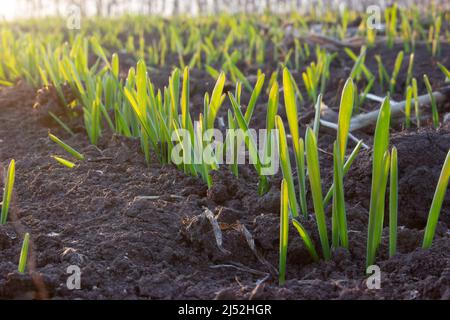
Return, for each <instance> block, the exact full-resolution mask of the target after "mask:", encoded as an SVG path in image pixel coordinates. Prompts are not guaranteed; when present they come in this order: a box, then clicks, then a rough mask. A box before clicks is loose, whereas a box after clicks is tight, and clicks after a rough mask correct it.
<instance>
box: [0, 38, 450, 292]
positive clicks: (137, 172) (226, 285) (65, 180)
mask: <svg viewBox="0 0 450 320" xmlns="http://www.w3.org/2000/svg"><path fill="white" fill-rule="evenodd" d="M448 50H449V46H448V45H445V46H443V51H445V52H448ZM419 56H420V54H419ZM448 56H449V55H445V54H444V55H443V57H447V58H448ZM394 58H395V57H394ZM427 58H428V59H432V58H430V57H427ZM447 58H445V59H447ZM423 59H425V57H423ZM345 61H347V60H346V59H342V61H340V62H339V63H336V65H334V66H333V68H335V69H334V70H335V71H336V73H335V74H334V76H333V79H332V81H331V82H330V84H329V88H330V90H329V92H331V93H330V94H328V95H327V96H326V102H327V103H328V104H329V105H330V106H332V107H335V106H337V105H338V103H337V102H336V101H338V100H336V98H337V99H338V98H339V94H338V93H340V87H341V85H342V83H341V81H340V80H339V79H345V77H344V76H345V74H347V75H348V72H347V71H348V70H347V69H345V68H343V65H345V66H347V67H346V68H348V67H350V68H351V66H352V63H348V62H345ZM428 61H429V60H428ZM446 63H447V64H448V61H447V62H446ZM387 66H389V64H388V63H387ZM346 70H347V71H346ZM421 70H422V69H420V71H418V72H422V71H421ZM372 71H374V72H375V70H372ZM428 71H429V72H428V73H429V75H430V79H431V81H432V83H433V84H434V85H437V86H439V85H441V84H443V83H442V81H443V76H442V75H440V74H438V73H437V72H434V71H433V72H431V71H430V70H428ZM166 72H167V73H168V72H169V71H168V70H167V71H165V70H162V71H155V73H154V74H153V75H152V80H153V81H155V82H156V83H157V85H158V86H162V85H164V81H166V80H167V74H166ZM341 73H342V77H341ZM400 77H403V75H402V74H401V75H400ZM417 77H418V79H419V76H418V75H417ZM191 82H192V84H193V85H191V91H192V92H191V93H192V97H193V98H192V99H191V101H192V102H193V107H192V111H193V113H194V114H195V113H197V112H199V111H201V110H200V108H198V106H202V105H203V102H202V99H203V97H202V95H203V93H204V92H205V91H207V90H208V91H210V90H211V89H212V87H213V85H214V83H213V81H212V79H211V78H209V76H208V75H206V74H205V73H204V72H202V71H192V75H191ZM419 82H420V80H419ZM194 84H195V85H194ZM421 93H424V92H423V91H422V92H421ZM379 94H381V93H379ZM281 96H282V95H281ZM243 99H244V101H245V99H248V97H246V96H245V95H244V97H243ZM265 99H266V98H261V101H260V103H263V102H264V101H265ZM55 101H56V99H55V97H54V94H52V93H51V92H50V93H48V92H47V93H45V92H40V93H39V94H37V93H36V92H35V91H34V90H32V89H31V88H29V87H27V86H26V85H24V84H20V83H19V84H18V85H16V86H15V87H13V88H9V89H6V88H3V89H0V165H1V167H0V173H2V172H3V169H4V167H5V166H6V165H7V164H8V163H9V160H10V159H12V158H14V159H15V160H16V161H17V176H16V186H15V193H14V199H13V205H12V208H11V213H10V219H9V221H8V223H7V224H6V225H5V226H0V270H2V271H1V272H0V297H2V298H62V299H74V298H82V299H114V298H117V299H119V298H120V299H122V298H125V299H136V298H139V299H177V298H178V299H180V298H185V299H212V298H217V299H450V250H449V249H450V241H449V240H450V239H449V238H450V234H449V229H448V227H449V225H448V223H449V221H450V220H449V217H450V194H447V196H446V198H445V201H444V205H443V208H442V214H441V218H440V221H441V222H440V224H439V226H438V228H437V235H436V238H435V241H434V244H433V247H432V248H431V249H430V250H422V249H420V245H421V241H422V238H423V227H424V224H425V222H426V217H427V214H428V210H429V206H430V204H431V199H432V197H433V193H434V189H435V186H436V182H437V179H438V177H439V173H440V170H441V166H442V164H443V161H444V158H445V155H446V152H447V151H448V149H449V148H450V128H449V125H448V124H447V125H444V126H443V127H441V128H440V129H438V130H434V129H431V128H424V129H420V130H415V129H414V130H413V129H411V130H410V131H402V130H401V126H400V127H399V128H396V130H394V132H393V134H392V138H391V143H392V145H395V146H396V147H397V148H398V151H399V184H400V186H399V190H400V199H399V200H400V203H399V226H400V227H399V235H398V242H399V243H398V251H399V253H398V254H397V255H396V256H395V257H393V258H391V259H389V258H388V256H387V251H388V250H387V245H388V236H387V233H386V231H387V229H386V230H384V231H385V234H383V241H382V245H381V248H380V251H379V255H378V260H377V263H378V265H379V266H380V268H381V271H382V279H381V281H382V282H381V285H382V288H381V289H380V290H369V289H367V286H366V283H365V278H366V275H365V270H364V269H365V268H364V263H365V262H364V257H365V246H366V230H367V220H368V207H369V196H370V179H371V161H370V156H371V155H370V153H369V152H368V151H362V152H361V154H360V155H359V156H358V158H357V160H356V161H355V163H354V164H353V169H352V170H351V171H350V173H349V174H348V176H347V177H346V179H345V183H346V202H347V215H348V223H349V230H350V233H349V237H350V250H348V251H346V250H342V249H338V250H335V251H334V252H333V258H332V260H331V261H329V262H324V261H321V262H317V263H314V262H313V261H312V260H311V259H310V257H309V255H308V252H307V251H306V249H305V247H304V245H303V243H302V241H301V240H300V238H299V236H298V234H296V231H295V230H294V229H292V230H290V234H289V252H288V270H287V279H288V281H287V282H286V284H285V285H284V286H282V287H280V286H278V284H277V276H276V269H277V266H278V241H279V238H278V237H279V230H278V228H279V215H278V214H279V191H280V190H279V184H280V177H279V176H276V177H272V178H271V179H270V180H271V183H272V187H271V189H270V191H269V192H268V193H267V194H266V195H264V196H262V197H259V196H258V195H257V187H256V186H257V178H256V174H255V172H254V169H253V168H252V167H250V166H241V167H240V168H239V169H240V172H239V173H240V176H239V178H235V177H234V176H232V174H231V173H230V171H229V170H228V169H227V168H225V167H223V168H222V169H221V170H220V171H218V172H214V173H213V181H214V183H213V186H212V188H211V189H210V190H207V187H206V186H205V184H204V183H203V182H202V181H201V180H200V179H197V178H193V177H189V176H186V175H184V174H183V173H182V172H180V171H178V170H177V169H176V168H174V167H172V166H161V165H160V164H158V163H157V161H156V160H154V161H152V163H151V164H150V165H148V166H147V165H146V164H145V162H144V160H143V156H142V154H140V151H139V143H138V142H137V141H132V140H127V139H124V138H121V137H117V136H114V135H111V134H108V133H106V132H104V135H103V137H102V139H101V142H100V144H99V146H98V148H97V147H93V146H91V145H89V143H88V141H87V138H86V135H85V133H84V131H83V128H82V124H81V123H80V122H79V118H67V117H66V116H65V115H64V114H63V113H61V110H59V109H58V107H57V105H56V102H55ZM36 102H39V104H40V108H39V109H33V108H32V106H33V105H34V104H35V103H36ZM307 107H308V108H309V107H310V106H307ZM196 108H198V110H197V109H196ZM439 108H440V112H441V114H443V113H445V112H447V111H448V110H449V106H448V105H440V106H439ZM260 109H261V110H264V109H263V107H262V106H260ZM281 109H282V108H280V113H281V114H283V112H284V111H283V110H281ZM48 110H52V111H53V112H54V113H56V114H59V115H62V116H64V117H65V121H66V123H68V124H69V126H70V127H71V128H72V130H74V131H75V133H76V135H75V136H74V137H70V136H69V135H68V134H67V133H65V132H64V131H62V130H61V129H59V128H58V127H57V126H56V124H55V123H54V122H53V121H51V120H50V119H49V118H48V117H46V116H43V115H44V114H46V113H45V112H44V111H48ZM258 110H259V109H258ZM221 112H222V113H223V114H225V112H226V106H225V107H224V108H223V110H222V111H221ZM301 112H302V113H303V110H301ZM305 113H307V111H305ZM264 121H265V118H264V112H260V111H256V112H255V118H254V120H253V121H252V126H253V127H260V126H263V124H264ZM302 124H303V122H302ZM49 129H50V130H51V131H52V132H54V133H55V134H56V135H58V136H59V137H61V138H62V139H63V140H65V141H67V142H68V143H69V144H70V145H71V146H73V147H75V148H76V149H77V150H79V151H81V152H82V153H84V154H85V155H86V156H87V158H88V159H87V160H86V161H83V162H79V163H78V166H77V167H76V168H74V169H72V170H70V169H67V168H65V167H62V166H60V165H59V164H57V163H56V162H54V160H53V159H52V158H51V157H50V156H51V155H54V154H60V155H63V153H61V149H59V147H57V146H56V145H55V144H53V143H52V142H50V141H49V139H48V138H47V133H48V131H49ZM356 134H357V135H358V136H359V137H364V138H365V140H366V142H367V143H369V144H370V143H371V138H370V132H357V133H356ZM320 137H321V138H320V141H319V143H320V146H321V148H322V149H323V150H324V152H322V153H321V154H320V160H321V166H322V178H323V181H324V183H325V185H327V186H328V185H329V184H330V182H331V166H330V164H331V158H330V155H329V151H331V142H332V141H333V139H334V137H333V135H330V134H328V133H326V132H324V133H323V134H322V133H321V135H320ZM350 145H352V144H350ZM0 180H1V181H3V177H1V179H0ZM1 183H3V182H1ZM0 196H1V194H0ZM309 201H310V199H309ZM205 208H209V210H210V211H211V212H212V213H213V214H215V215H216V217H217V221H218V223H219V226H220V229H221V232H222V236H223V244H222V246H221V247H219V245H218V244H217V242H216V238H215V236H214V232H213V227H212V224H211V223H210V221H209V220H208V218H207V216H206V215H205ZM329 211H330V209H329V208H328V209H327V213H328V214H330V212H329ZM309 212H311V213H312V212H313V210H312V203H309ZM328 220H329V219H328ZM385 221H386V222H388V219H385ZM303 223H304V225H305V226H306V228H307V229H308V230H309V232H310V233H311V236H312V238H313V240H314V242H315V244H316V246H317V248H318V249H319V246H318V244H319V241H318V234H317V230H316V227H315V223H314V218H313V217H312V215H311V216H310V217H308V219H303ZM24 232H30V234H31V244H32V246H31V255H30V264H29V269H30V274H26V275H21V274H18V273H17V271H16V270H17V263H18V259H19V253H20V247H21V243H22V238H23V234H24ZM246 234H247V238H246V236H245V235H246ZM249 234H250V236H249ZM252 239H253V240H254V244H255V248H253V249H252V248H251V247H250V245H249V242H250V244H251V241H249V240H252ZM69 265H78V266H79V267H80V268H81V272H82V274H81V290H69V289H67V286H66V281H67V278H68V276H69V274H67V273H66V270H67V267H68V266H69Z"/></svg>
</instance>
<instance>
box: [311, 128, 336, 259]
mask: <svg viewBox="0 0 450 320" xmlns="http://www.w3.org/2000/svg"><path fill="white" fill-rule="evenodd" d="M306 159H307V161H306V162H307V166H308V175H309V182H310V185H311V193H312V198H313V203H314V213H315V216H316V222H317V228H318V230H319V236H320V242H321V244H322V253H323V256H324V258H325V260H329V259H330V257H331V255H330V244H329V242H328V232H327V224H326V221H325V211H324V208H323V198H322V183H321V180H320V167H319V152H318V148H317V142H316V137H315V135H314V132H313V131H312V129H311V128H308V129H307V131H306Z"/></svg>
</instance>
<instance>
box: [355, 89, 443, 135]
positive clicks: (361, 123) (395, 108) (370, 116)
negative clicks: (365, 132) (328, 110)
mask: <svg viewBox="0 0 450 320" xmlns="http://www.w3.org/2000/svg"><path fill="white" fill-rule="evenodd" d="M433 96H434V98H435V99H436V103H442V102H444V101H447V100H450V87H445V88H443V89H441V90H440V91H435V92H433ZM418 99H419V106H422V107H423V106H424V105H427V104H429V103H431V100H430V96H429V95H428V94H424V95H421V96H419V97H418ZM405 105H406V101H405V100H403V101H401V102H398V103H395V104H392V105H391V116H392V117H394V116H396V115H398V114H400V113H402V112H404V110H405ZM378 112H379V110H378V109H377V110H375V111H372V112H368V113H365V114H360V115H358V116H356V117H353V118H352V120H351V122H350V131H355V130H358V129H362V128H365V127H367V126H370V125H373V124H375V122H376V121H377V118H378Z"/></svg>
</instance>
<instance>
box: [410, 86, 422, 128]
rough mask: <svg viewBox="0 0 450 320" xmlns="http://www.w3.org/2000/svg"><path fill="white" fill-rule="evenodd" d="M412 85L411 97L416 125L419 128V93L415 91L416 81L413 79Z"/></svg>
mask: <svg viewBox="0 0 450 320" xmlns="http://www.w3.org/2000/svg"><path fill="white" fill-rule="evenodd" d="M411 83H412V95H413V99H414V114H415V115H416V125H417V127H418V128H420V108H419V92H418V90H417V80H416V78H413V79H412V80H411Z"/></svg>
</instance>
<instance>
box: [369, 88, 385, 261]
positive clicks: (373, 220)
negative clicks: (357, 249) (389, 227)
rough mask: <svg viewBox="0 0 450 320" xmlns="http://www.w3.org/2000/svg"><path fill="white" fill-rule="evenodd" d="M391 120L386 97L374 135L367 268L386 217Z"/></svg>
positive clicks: (373, 259)
mask: <svg viewBox="0 0 450 320" xmlns="http://www.w3.org/2000/svg"><path fill="white" fill-rule="evenodd" d="M390 118H391V108H390V100H389V97H386V98H385V99H384V101H383V103H382V105H381V108H380V112H379V114H378V119H377V124H376V128H375V135H374V144H373V157H372V187H371V193H370V209H369V226H368V233H367V255H366V266H370V265H372V264H373V263H374V261H375V256H376V251H377V248H378V243H377V241H378V239H377V234H378V232H379V228H380V223H381V222H382V219H383V217H382V215H384V203H382V204H381V203H380V202H381V201H380V199H384V194H383V193H384V191H385V190H383V180H384V178H385V167H386V163H385V161H386V152H387V148H388V146H389V126H390Z"/></svg>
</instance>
